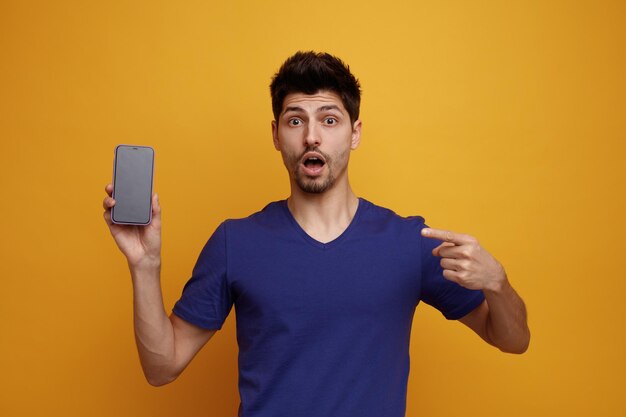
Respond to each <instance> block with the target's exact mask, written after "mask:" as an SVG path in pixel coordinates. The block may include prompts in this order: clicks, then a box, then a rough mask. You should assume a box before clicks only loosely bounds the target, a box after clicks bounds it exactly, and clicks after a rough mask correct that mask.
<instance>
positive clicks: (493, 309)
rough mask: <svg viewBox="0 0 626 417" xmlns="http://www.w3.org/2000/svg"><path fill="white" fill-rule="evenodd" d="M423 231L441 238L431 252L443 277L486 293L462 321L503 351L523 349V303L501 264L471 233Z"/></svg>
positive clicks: (526, 331)
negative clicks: (437, 259) (483, 298)
mask: <svg viewBox="0 0 626 417" xmlns="http://www.w3.org/2000/svg"><path fill="white" fill-rule="evenodd" d="M422 235H423V236H425V237H430V238H436V239H440V240H443V241H444V242H443V243H442V244H441V245H439V246H438V247H436V248H435V249H433V255H435V256H440V257H441V266H442V268H443V276H444V277H445V278H446V279H449V280H451V281H453V282H456V283H457V284H459V285H461V286H463V287H465V288H469V289H473V290H482V292H483V294H484V295H485V301H484V302H483V303H482V304H481V305H480V306H478V307H477V308H476V309H474V310H473V311H472V312H470V313H469V314H467V315H465V317H463V318H461V319H460V321H461V323H463V324H465V325H466V326H468V327H469V328H470V329H472V330H473V331H474V332H476V333H477V334H478V335H479V336H480V337H481V338H483V339H484V340H485V341H486V342H488V343H490V344H492V345H494V346H496V347H498V348H499V349H500V350H502V351H504V352H509V353H524V352H525V351H526V350H527V349H528V345H529V343H530V330H529V329H528V324H527V320H526V307H525V306H524V302H523V301H522V299H521V298H520V296H519V295H518V294H517V292H516V291H515V290H514V289H513V287H512V286H511V284H510V283H509V281H508V278H507V276H506V273H505V271H504V268H503V267H502V265H501V264H500V263H499V262H498V261H497V260H496V259H495V258H494V257H493V256H491V254H489V252H487V251H486V250H485V249H484V248H482V247H481V246H480V244H479V243H478V241H477V240H476V239H475V238H474V237H472V236H469V235H462V234H457V233H453V232H448V231H443V230H437V229H423V230H422Z"/></svg>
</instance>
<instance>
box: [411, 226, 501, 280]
mask: <svg viewBox="0 0 626 417" xmlns="http://www.w3.org/2000/svg"><path fill="white" fill-rule="evenodd" d="M422 236H424V237H427V238H432V239H439V240H443V243H442V244H441V245H439V246H437V247H436V248H435V249H433V255H435V256H439V257H441V262H440V263H441V267H442V268H443V276H444V277H445V278H446V279H449V280H450V281H453V282H456V283H457V284H459V285H461V286H463V287H465V288H469V289H471V290H487V291H497V290H498V289H500V288H501V286H502V285H503V284H504V283H505V282H506V281H507V278H506V273H505V272H504V268H503V267H502V265H501V264H500V262H498V261H497V260H496V259H495V258H494V257H493V256H491V254H490V253H489V252H487V251H486V250H485V249H484V248H482V247H481V246H480V244H479V243H478V240H477V239H476V238H475V237H473V236H470V235H464V234H460V233H454V232H451V231H447V230H439V229H432V228H424V229H422Z"/></svg>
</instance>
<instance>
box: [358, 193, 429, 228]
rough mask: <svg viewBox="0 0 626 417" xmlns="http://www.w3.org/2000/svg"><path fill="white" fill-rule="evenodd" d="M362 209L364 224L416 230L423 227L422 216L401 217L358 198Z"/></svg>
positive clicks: (387, 209)
mask: <svg viewBox="0 0 626 417" xmlns="http://www.w3.org/2000/svg"><path fill="white" fill-rule="evenodd" d="M359 200H360V204H361V205H362V207H363V219H362V220H363V221H364V222H365V223H372V224H380V225H386V226H393V227H398V228H418V229H421V228H423V227H424V223H425V220H424V217H422V216H417V215H413V216H401V215H399V214H397V213H396V212H395V211H393V210H391V209H389V208H386V207H383V206H379V205H377V204H374V203H372V202H371V201H369V200H366V199H364V198H359Z"/></svg>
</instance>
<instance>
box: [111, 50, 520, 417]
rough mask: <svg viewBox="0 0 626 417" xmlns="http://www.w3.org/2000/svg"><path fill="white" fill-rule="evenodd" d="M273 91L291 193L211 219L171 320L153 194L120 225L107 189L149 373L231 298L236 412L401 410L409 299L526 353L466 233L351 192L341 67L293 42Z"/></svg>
mask: <svg viewBox="0 0 626 417" xmlns="http://www.w3.org/2000/svg"><path fill="white" fill-rule="evenodd" d="M271 93H272V105H273V111H274V118H275V120H274V121H273V122H272V134H273V139H274V146H275V147H276V149H277V150H278V151H280V152H281V154H282V157H283V161H284V164H285V167H286V168H287V172H288V174H289V181H290V185H291V194H290V196H289V198H288V199H287V200H283V201H277V202H273V203H270V204H268V205H267V206H266V207H265V208H264V209H263V210H262V211H260V212H258V213H255V214H253V215H251V216H249V217H247V218H245V219H239V220H227V221H225V222H224V223H222V224H221V225H220V226H219V227H218V228H217V230H216V231H215V233H214V234H213V236H212V237H211V238H210V239H209V241H208V243H207V244H206V246H205V247H204V249H203V250H202V253H201V254H200V257H199V258H198V261H197V263H196V266H195V268H194V270H193V275H192V277H191V279H190V280H189V281H188V282H187V284H186V285H185V288H184V290H183V294H182V296H181V298H180V300H179V301H178V302H177V303H176V305H175V306H174V309H173V313H172V314H171V315H170V316H169V318H168V316H167V315H166V313H165V310H164V306H163V301H162V296H161V288H160V283H159V280H160V256H161V253H160V246H161V240H160V228H161V217H160V207H159V202H158V198H157V196H156V195H155V196H154V197H153V206H154V209H153V220H152V223H151V224H150V225H149V226H147V227H143V228H142V227H128V226H119V225H115V224H113V223H111V220H110V209H111V207H113V205H114V204H115V202H114V201H113V199H112V198H111V197H110V195H111V192H112V186H111V185H110V184H109V185H108V186H107V187H106V191H107V193H108V194H109V197H107V198H105V200H104V208H105V213H104V217H105V220H106V222H107V224H108V225H109V228H110V230H111V233H112V235H113V237H114V238H115V241H116V242H117V244H118V246H119V248H120V249H121V250H122V252H123V253H124V255H125V256H126V257H127V259H128V264H129V267H130V271H131V276H132V281H133V288H134V295H135V297H134V312H135V316H134V317H135V334H136V340H137V347H138V350H139V355H140V360H141V364H142V367H143V369H144V372H145V375H146V378H147V379H148V382H149V383H150V384H152V385H163V384H167V383H169V382H172V381H173V380H174V379H176V377H177V376H178V375H179V374H180V373H181V372H182V371H183V369H184V368H185V367H186V366H187V364H188V363H189V362H190V361H191V359H192V358H193V357H194V355H195V354H196V353H197V352H198V351H199V349H200V348H201V347H202V346H203V345H204V344H205V343H206V342H207V341H208V340H209V339H210V338H211V337H212V336H213V334H214V333H215V332H216V330H218V329H220V328H221V326H222V324H223V322H224V320H225V319H226V317H227V315H228V314H229V312H230V310H231V307H232V305H233V304H234V305H235V308H236V310H237V340H238V344H239V349H240V354H239V392H240V396H241V405H240V408H239V415H240V416H244V417H265V416H268V417H269V416H271V417H277V416H289V417H296V416H303V417H315V416H319V417H328V416H355V417H356V416H359V417H362V416H376V417H383V416H385V417H401V416H404V415H405V408H406V386H407V380H408V372H409V335H410V331H411V324H412V319H413V314H414V311H415V308H416V306H417V304H418V302H419V301H420V300H422V301H424V302H426V303H428V304H430V305H432V306H434V307H435V308H437V309H439V310H440V311H441V312H442V313H443V314H444V316H445V317H446V318H448V319H458V320H459V321H461V322H462V323H463V324H465V325H467V326H468V327H470V328H471V329H472V330H474V331H475V332H476V333H477V334H478V335H479V336H480V337H482V338H483V339H484V340H485V341H487V342H488V343H490V344H492V345H494V346H497V347H498V348H500V349H501V350H503V351H506V352H514V353H522V352H524V351H525V350H526V348H527V346H528V343H529V339H530V333H529V330H528V327H527V324H526V311H525V308H524V303H523V301H522V300H521V298H520V297H519V296H518V295H517V294H516V292H515V291H514V290H513V288H512V287H511V285H510V284H509V282H508V280H507V277H506V274H505V272H504V269H503V268H502V266H501V265H500V264H499V263H498V261H497V260H496V259H494V258H493V257H492V256H491V255H490V254H489V253H488V252H487V251H486V250H484V249H483V248H482V247H481V246H480V245H479V243H478V242H477V240H476V239H475V238H473V237H472V236H468V235H462V234H458V233H453V232H449V231H442V230H435V229H429V228H427V227H426V226H425V224H424V219H423V218H422V217H408V218H403V217H400V216H398V215H396V214H395V213H393V212H392V211H390V210H388V209H385V208H382V207H379V206H376V205H375V204H372V203H371V202H369V201H367V200H365V199H363V198H358V197H357V196H356V195H355V194H354V193H353V191H352V189H351V188H350V182H349V180H348V161H349V157H350V152H351V151H352V150H353V149H355V148H356V147H357V146H358V145H359V140H360V137H361V121H360V120H359V103H360V87H359V83H358V81H357V80H356V78H355V77H354V76H353V75H352V74H351V73H350V71H349V69H348V67H347V66H346V65H344V64H343V63H342V62H341V61H340V60H339V59H337V58H335V57H333V56H331V55H328V54H323V53H313V52H307V53H297V54H295V55H294V56H292V57H290V58H289V59H287V61H286V62H285V63H284V64H283V66H282V67H281V68H280V70H279V72H278V73H277V74H276V75H275V77H274V79H273V81H272V84H271Z"/></svg>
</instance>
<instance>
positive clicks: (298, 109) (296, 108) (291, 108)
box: [283, 104, 343, 114]
mask: <svg viewBox="0 0 626 417" xmlns="http://www.w3.org/2000/svg"><path fill="white" fill-rule="evenodd" d="M328 110H337V111H338V112H339V113H341V114H343V112H342V111H341V109H340V108H339V106H337V105H336V104H329V105H327V106H322V107H320V108H318V109H317V110H316V113H321V112H324V111H328ZM290 111H292V112H304V109H303V108H302V107H300V106H289V107H285V111H284V112H283V114H285V113H289V112H290Z"/></svg>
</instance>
